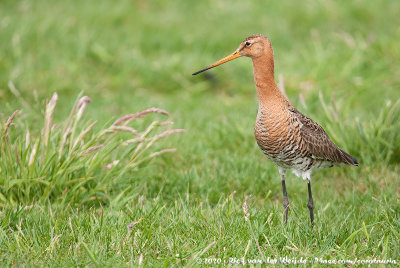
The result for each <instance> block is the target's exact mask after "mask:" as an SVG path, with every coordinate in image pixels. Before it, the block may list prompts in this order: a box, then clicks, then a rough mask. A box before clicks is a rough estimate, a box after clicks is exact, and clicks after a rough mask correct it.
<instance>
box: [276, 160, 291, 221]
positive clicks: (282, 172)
mask: <svg viewBox="0 0 400 268" xmlns="http://www.w3.org/2000/svg"><path fill="white" fill-rule="evenodd" d="M278 169H279V175H281V180H282V189H283V208H284V209H285V225H286V224H287V215H288V211H289V199H288V196H287V192H286V184H285V175H286V170H284V169H282V168H278Z"/></svg>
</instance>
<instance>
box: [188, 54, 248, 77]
mask: <svg viewBox="0 0 400 268" xmlns="http://www.w3.org/2000/svg"><path fill="white" fill-rule="evenodd" d="M239 57H240V52H239V50H236V51H235V52H233V53H232V54H231V55H229V56H227V57H225V58H223V59H220V60H219V61H217V62H215V63H213V64H211V65H209V66H207V67H204V68H203V69H201V70H199V71H197V72H195V73H192V75H196V74H199V73H202V72H204V71H207V70H208V69H211V68H214V67H217V66H218V65H221V64H224V63H225V62H228V61H231V60H234V59H236V58H239Z"/></svg>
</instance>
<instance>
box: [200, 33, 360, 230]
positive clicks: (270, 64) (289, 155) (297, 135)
mask: <svg viewBox="0 0 400 268" xmlns="http://www.w3.org/2000/svg"><path fill="white" fill-rule="evenodd" d="M241 56H246V57H250V58H251V59H252V61H253V72H254V81H255V84H256V89H257V96H258V113H257V119H256V123H255V128H254V134H255V137H256V140H257V144H258V146H259V147H260V148H261V150H262V151H263V152H264V154H265V155H266V156H267V157H268V158H269V159H270V160H272V162H274V163H275V164H276V165H277V166H278V170H279V174H280V177H281V180H282V188H283V207H284V212H285V214H284V215H285V218H284V220H285V224H286V223H287V215H288V209H289V200H288V196H287V192H286V185H285V176H286V171H287V170H288V169H291V170H292V172H293V173H294V174H295V175H296V176H298V177H301V178H303V180H305V181H307V188H308V203H307V207H308V209H309V211H310V220H311V225H313V221H314V211H313V210H314V202H313V198H312V193H311V171H312V170H313V169H317V168H328V167H334V166H342V165H353V166H358V161H357V159H355V158H354V157H352V156H351V155H349V154H348V153H346V152H345V151H343V150H342V149H340V148H339V147H338V146H336V144H334V143H333V141H332V140H331V139H330V138H329V136H328V135H327V134H326V132H325V131H324V129H323V128H322V127H321V126H320V125H318V124H317V123H316V122H314V121H313V120H311V119H310V118H308V117H307V116H305V115H303V114H301V113H300V112H299V111H297V109H296V108H295V107H294V106H293V105H292V104H291V103H290V101H289V100H288V99H287V98H286V97H285V96H284V95H283V94H282V92H281V91H280V90H279V88H278V86H277V85H276V83H275V77H274V54H273V51H272V45H271V41H270V40H269V39H268V38H267V37H265V36H264V35H261V34H255V35H251V36H249V37H247V38H246V39H245V40H244V41H243V42H242V43H241V44H240V45H239V48H238V49H237V50H236V51H235V52H233V53H232V54H231V55H229V56H227V57H225V58H223V59H221V60H219V61H217V62H215V63H214V64H211V65H209V66H207V67H205V68H203V69H201V70H199V71H197V72H195V73H193V75H196V74H199V73H201V72H204V71H206V70H208V69H211V68H214V67H216V66H218V65H221V64H223V63H226V62H228V61H231V60H233V59H236V58H239V57H241Z"/></svg>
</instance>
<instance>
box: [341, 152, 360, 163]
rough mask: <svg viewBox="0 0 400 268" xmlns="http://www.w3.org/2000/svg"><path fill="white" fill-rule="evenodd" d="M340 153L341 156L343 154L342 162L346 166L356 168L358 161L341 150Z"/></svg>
mask: <svg viewBox="0 0 400 268" xmlns="http://www.w3.org/2000/svg"><path fill="white" fill-rule="evenodd" d="M340 151H341V152H342V154H343V157H344V160H345V161H344V162H345V163H346V164H348V165H353V166H358V160H357V159H356V158H355V157H353V156H351V155H349V154H348V153H346V152H345V151H343V150H342V149H340Z"/></svg>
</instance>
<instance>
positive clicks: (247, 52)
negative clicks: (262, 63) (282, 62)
mask: <svg viewBox="0 0 400 268" xmlns="http://www.w3.org/2000/svg"><path fill="white" fill-rule="evenodd" d="M268 53H272V46H271V42H270V41H269V39H268V38H267V37H265V36H264V35H262V34H253V35H251V36H249V37H247V38H246V39H244V40H243V41H242V43H240V45H239V47H238V48H237V49H236V50H235V52H233V53H232V54H230V55H229V56H227V57H225V58H223V59H220V60H219V61H217V62H215V63H213V64H211V65H209V66H207V67H205V68H203V69H201V70H199V71H197V72H195V73H193V74H192V75H196V74H199V73H201V72H204V71H207V70H208V69H211V68H214V67H217V66H218V65H221V64H224V63H226V62H228V61H231V60H234V59H237V58H239V57H242V56H245V57H250V58H252V59H255V58H258V57H260V56H262V55H264V54H268Z"/></svg>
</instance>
